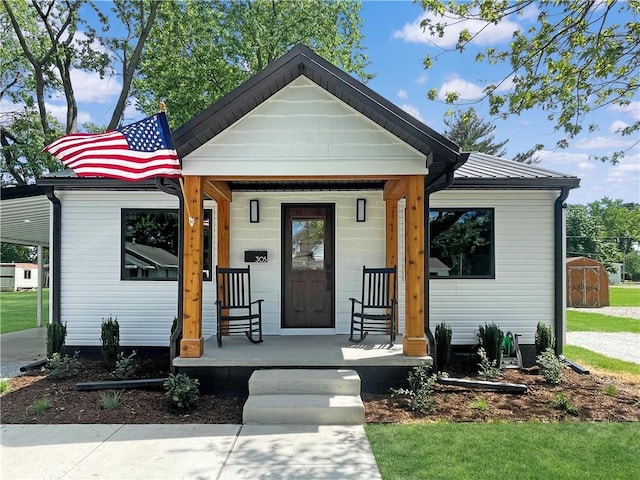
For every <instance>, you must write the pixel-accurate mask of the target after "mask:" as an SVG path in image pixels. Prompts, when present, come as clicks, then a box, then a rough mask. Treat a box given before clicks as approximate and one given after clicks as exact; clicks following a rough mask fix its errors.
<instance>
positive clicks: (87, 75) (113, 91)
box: [71, 70, 122, 103]
mask: <svg viewBox="0 0 640 480" xmlns="http://www.w3.org/2000/svg"><path fill="white" fill-rule="evenodd" d="M71 83H72V84H73V89H74V92H75V95H76V100H77V101H78V102H87V103H108V102H113V101H114V98H117V97H118V95H119V94H120V90H122V84H121V83H120V82H119V81H118V80H117V79H116V78H115V77H105V78H100V75H98V74H97V73H95V72H85V71H83V70H72V71H71Z"/></svg>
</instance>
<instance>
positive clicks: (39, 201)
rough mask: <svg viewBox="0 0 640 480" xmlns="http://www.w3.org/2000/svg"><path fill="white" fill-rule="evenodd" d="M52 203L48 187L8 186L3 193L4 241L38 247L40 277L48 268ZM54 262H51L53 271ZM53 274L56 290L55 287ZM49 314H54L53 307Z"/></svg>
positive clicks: (0, 221) (0, 230) (0, 232)
mask: <svg viewBox="0 0 640 480" xmlns="http://www.w3.org/2000/svg"><path fill="white" fill-rule="evenodd" d="M51 209H52V203H51V202H50V201H49V198H48V197H47V191H46V188H45V187H42V186H39V185H25V186H18V187H6V188H3V189H2V192H1V196H0V242H1V243H13V244H16V245H25V246H29V247H37V249H38V278H40V279H42V278H44V276H43V271H44V255H43V250H44V248H45V247H47V248H48V247H49V243H50V242H49V235H50V225H51ZM52 263H53V262H49V265H50V267H51V268H50V271H51V272H53V267H56V266H54V265H52ZM56 268H57V267H56ZM54 278H55V275H53V274H52V280H51V284H52V290H53V289H54V288H55V285H54V280H53V279H54ZM49 316H50V317H51V316H52V311H51V310H50V314H49ZM37 322H38V323H37V325H38V327H41V326H42V286H41V285H38V301H37Z"/></svg>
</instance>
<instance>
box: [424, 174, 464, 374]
mask: <svg viewBox="0 0 640 480" xmlns="http://www.w3.org/2000/svg"><path fill="white" fill-rule="evenodd" d="M456 166H457V164H454V165H451V168H450V169H449V170H447V172H446V173H445V181H444V182H442V183H440V184H438V183H437V181H436V182H434V183H432V184H431V185H429V186H428V187H426V188H425V189H424V230H425V232H424V252H425V255H424V272H425V276H424V308H425V316H424V331H425V334H426V335H427V342H428V344H429V354H430V355H431V359H432V361H433V370H434V371H436V372H437V371H438V363H437V359H438V355H437V350H436V349H437V348H438V347H437V345H436V339H435V337H434V336H433V332H432V331H431V326H430V325H429V316H430V314H429V313H428V312H429V277H430V276H431V275H430V272H429V257H430V256H431V242H430V241H429V238H430V236H431V228H430V226H429V197H430V195H431V194H432V193H435V192H439V191H440V190H445V189H447V188H449V187H450V186H451V184H452V183H453V180H454V172H455V169H456ZM441 178H442V177H441Z"/></svg>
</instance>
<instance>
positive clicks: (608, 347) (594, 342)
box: [567, 307, 640, 364]
mask: <svg viewBox="0 0 640 480" xmlns="http://www.w3.org/2000/svg"><path fill="white" fill-rule="evenodd" d="M569 310H576V311H580V312H588V313H599V314H602V315H612V316H614V317H625V318H633V319H637V320H640V307H600V308H570V309H569ZM567 344H568V345H576V346H578V347H582V348H586V349H588V350H591V351H593V352H596V353H600V354H602V355H606V356H607V357H611V358H617V359H619V360H625V361H627V362H634V363H638V364H640V334H637V333H609V332H607V333H605V332H567Z"/></svg>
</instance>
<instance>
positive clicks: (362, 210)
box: [356, 198, 367, 222]
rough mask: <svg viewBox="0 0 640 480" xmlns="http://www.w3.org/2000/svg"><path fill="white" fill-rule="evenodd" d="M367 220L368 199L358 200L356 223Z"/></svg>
mask: <svg viewBox="0 0 640 480" xmlns="http://www.w3.org/2000/svg"><path fill="white" fill-rule="evenodd" d="M366 220H367V199H366V198H358V199H357V200H356V222H364V221H366Z"/></svg>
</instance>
